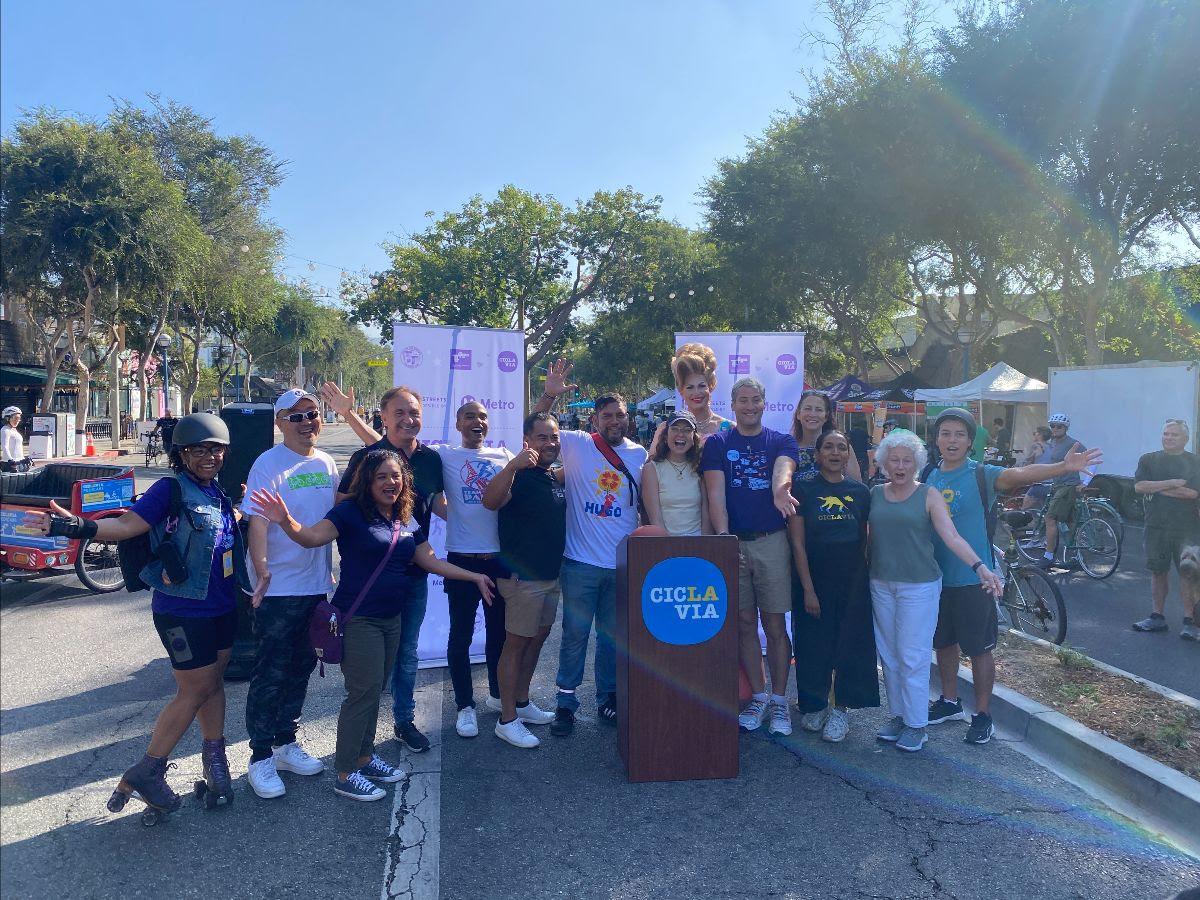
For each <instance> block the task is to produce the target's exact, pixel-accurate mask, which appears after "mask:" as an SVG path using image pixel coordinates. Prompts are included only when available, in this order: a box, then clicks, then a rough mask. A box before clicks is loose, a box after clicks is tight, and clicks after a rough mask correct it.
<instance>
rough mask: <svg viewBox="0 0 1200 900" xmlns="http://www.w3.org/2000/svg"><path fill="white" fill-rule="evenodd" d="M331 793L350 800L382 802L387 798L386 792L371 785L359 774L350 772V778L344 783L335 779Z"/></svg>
mask: <svg viewBox="0 0 1200 900" xmlns="http://www.w3.org/2000/svg"><path fill="white" fill-rule="evenodd" d="M333 792H334V793H335V794H341V795H342V796H343V797H349V798H350V799H351V800H366V801H370V800H382V799H383V798H384V797H386V796H387V791H385V790H384V789H383V788H381V787H377V786H376V785H373V784H371V782H370V781H368V780H367V779H366V778H364V777H363V776H362V774H361V773H359V772H351V773H350V777H349V778H347V779H346V780H345V781H340V780H339V779H336V778H335V779H334V780H333Z"/></svg>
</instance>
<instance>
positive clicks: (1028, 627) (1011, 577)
mask: <svg viewBox="0 0 1200 900" xmlns="http://www.w3.org/2000/svg"><path fill="white" fill-rule="evenodd" d="M1000 521H1002V522H1004V524H1005V525H1007V526H1008V547H1007V549H1005V550H1004V551H1003V552H1001V551H1000V548H999V547H993V550H994V551H995V555H996V571H997V572H999V573H1000V575H1001V577H1002V578H1003V579H1004V593H1003V594H1001V595H1000V597H999V598H998V599H997V600H996V606H997V609H998V611H999V612H1000V613H1001V614H1002V615H1003V617H1005V618H1007V619H1008V622H1009V625H1010V626H1011V627H1013V628H1017V629H1020V630H1021V631H1023V632H1025V633H1026V634H1029V635H1032V636H1033V637H1039V638H1042V639H1043V640H1047V641H1050V642H1051V643H1054V644H1061V643H1062V642H1063V640H1064V639H1065V638H1066V636H1067V605H1066V603H1065V602H1063V596H1062V592H1061V591H1060V590H1059V589H1058V585H1056V584H1055V583H1054V582H1053V581H1052V580H1051V579H1050V578H1049V576H1047V575H1046V573H1045V572H1043V571H1042V570H1041V569H1039V568H1038V567H1037V566H1032V565H1029V564H1028V563H1024V564H1023V563H1022V562H1021V551H1020V549H1019V543H1018V538H1017V535H1018V533H1020V532H1021V531H1022V530H1023V529H1025V528H1027V527H1028V526H1029V525H1030V523H1031V522H1032V521H1033V515H1032V513H1031V512H1030V511H1029V510H1021V509H1012V510H1004V511H1003V512H1001V513H1000Z"/></svg>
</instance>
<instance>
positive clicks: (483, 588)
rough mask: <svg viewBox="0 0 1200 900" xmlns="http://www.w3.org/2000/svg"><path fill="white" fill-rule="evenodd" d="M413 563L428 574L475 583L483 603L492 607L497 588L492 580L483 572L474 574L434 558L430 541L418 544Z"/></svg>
mask: <svg viewBox="0 0 1200 900" xmlns="http://www.w3.org/2000/svg"><path fill="white" fill-rule="evenodd" d="M413 562H415V563H416V564H417V565H418V566H420V567H421V568H422V569H424V570H425V571H426V572H432V573H433V574H434V575H441V576H442V577H443V578H449V579H452V580H453V581H473V582H475V586H476V587H477V588H479V596H481V597H483V602H484V603H486V604H487V605H488V606H491V605H492V596H493V593H492V592H493V589H494V588H495V587H496V585H495V584H494V583H493V582H492V579H490V578H488V577H487V576H486V575H484V574H482V573H481V572H472V571H470V570H469V569H463V568H460V567H459V566H456V565H453V564H452V563H448V562H446V561H445V560H444V559H438V558H437V557H436V556H434V553H433V548H432V547H430V546H429V542H428V541H423V542H422V543H420V544H417V550H416V553H414V554H413Z"/></svg>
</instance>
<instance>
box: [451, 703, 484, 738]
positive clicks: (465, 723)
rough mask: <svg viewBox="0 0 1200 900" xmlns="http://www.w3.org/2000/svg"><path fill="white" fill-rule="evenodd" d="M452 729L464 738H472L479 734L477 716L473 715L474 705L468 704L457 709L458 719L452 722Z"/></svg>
mask: <svg viewBox="0 0 1200 900" xmlns="http://www.w3.org/2000/svg"><path fill="white" fill-rule="evenodd" d="M454 730H455V731H457V732H458V736H459V737H465V738H473V737H475V736H476V735H477V734H479V717H478V716H476V715H475V707H473V706H468V707H467V708H466V709H460V710H459V711H458V721H457V722H455V723H454Z"/></svg>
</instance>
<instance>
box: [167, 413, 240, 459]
mask: <svg viewBox="0 0 1200 900" xmlns="http://www.w3.org/2000/svg"><path fill="white" fill-rule="evenodd" d="M205 441H210V442H212V443H214V444H224V445H225V446H226V447H228V446H229V427H228V426H227V425H226V424H225V423H224V422H223V421H221V418H220V417H219V416H214V415H213V414H212V413H192V414H191V415H190V416H184V417H183V418H182V419H180V420H179V424H178V425H176V426H175V430H174V431H173V432H172V433H171V446H172V447H174V448H175V449H176V450H181V449H183V448H184V447H190V446H191V445H192V444H203V443H204V442H205Z"/></svg>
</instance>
